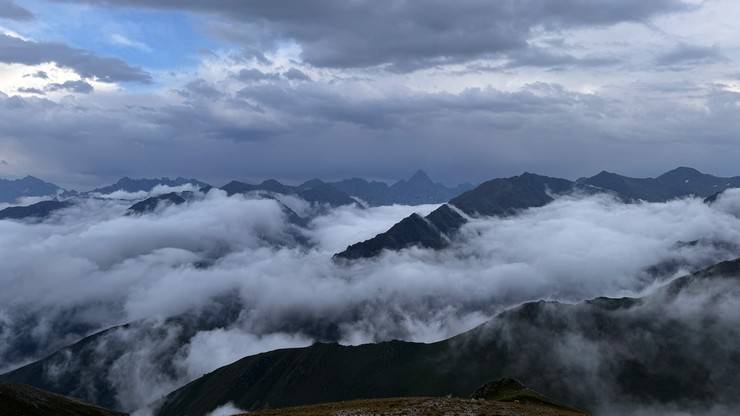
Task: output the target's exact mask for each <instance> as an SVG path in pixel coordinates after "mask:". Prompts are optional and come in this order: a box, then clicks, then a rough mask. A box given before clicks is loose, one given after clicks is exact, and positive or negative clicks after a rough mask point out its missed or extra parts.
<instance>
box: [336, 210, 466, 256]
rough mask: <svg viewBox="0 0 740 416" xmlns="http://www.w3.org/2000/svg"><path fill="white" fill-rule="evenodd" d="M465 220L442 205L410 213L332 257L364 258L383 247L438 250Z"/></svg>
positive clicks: (390, 248) (445, 244) (378, 251)
mask: <svg viewBox="0 0 740 416" xmlns="http://www.w3.org/2000/svg"><path fill="white" fill-rule="evenodd" d="M465 221H466V220H465V218H463V217H462V216H461V215H460V214H458V213H457V212H456V211H455V210H454V209H452V208H450V207H449V206H448V205H446V204H445V205H442V206H441V207H439V208H437V209H436V210H434V211H433V212H432V213H430V214H429V215H427V216H426V217H422V216H421V215H419V214H416V213H413V214H411V215H409V216H408V217H406V218H404V219H402V220H401V221H400V222H399V223H397V224H396V225H394V226H393V227H391V229H389V230H388V231H386V232H384V233H382V234H378V235H376V236H375V237H373V238H371V239H369V240H366V241H363V242H360V243H356V244H352V245H351V246H349V247H347V249H346V250H344V251H342V252H341V253H338V254H336V255H335V256H334V257H335V258H338V259H348V260H353V259H359V258H368V257H374V256H377V255H378V254H380V252H382V251H383V250H401V249H404V248H407V247H411V246H419V247H424V248H432V249H441V248H444V247H446V246H447V245H448V244H449V237H450V236H451V235H452V234H453V233H454V232H455V231H456V230H457V229H459V228H460V226H462V224H464V223H465Z"/></svg>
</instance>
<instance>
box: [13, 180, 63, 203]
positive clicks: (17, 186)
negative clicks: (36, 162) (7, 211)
mask: <svg viewBox="0 0 740 416" xmlns="http://www.w3.org/2000/svg"><path fill="white" fill-rule="evenodd" d="M62 192H64V189H62V188H60V187H58V186H56V185H54V184H53V183H49V182H44V181H42V180H41V179H39V178H36V177H33V176H26V177H25V178H22V179H0V202H5V203H13V202H16V200H18V198H23V197H29V196H53V195H57V194H59V193H62Z"/></svg>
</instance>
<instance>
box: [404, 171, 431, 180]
mask: <svg viewBox="0 0 740 416" xmlns="http://www.w3.org/2000/svg"><path fill="white" fill-rule="evenodd" d="M408 181H409V182H432V178H430V177H429V175H427V173H426V172H424V171H423V170H421V169H419V170H417V171H416V172H415V173H414V174H413V175H411V177H410V178H409V180H408Z"/></svg>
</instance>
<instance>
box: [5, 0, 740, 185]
mask: <svg viewBox="0 0 740 416" xmlns="http://www.w3.org/2000/svg"><path fill="white" fill-rule="evenodd" d="M738 15H740V3H738V2H736V1H733V0H703V1H702V0H653V1H649V2H646V1H644V0H619V1H616V0H590V1H587V0H561V1H557V2H553V1H549V0H500V1H495V2H491V1H487V0H460V1H455V2H449V1H436V0H433V1H427V2H411V1H403V0H383V1H370V0H354V1H349V2H348V1H345V0H317V1H311V2H306V1H298V0H296V1H281V2H269V1H250V2H241V1H228V0H214V1H208V2H202V1H195V0H183V1H176V2H175V1H170V0H151V1H145V0H120V1H106V0H54V1H44V0H28V1H26V0H0V176H1V177H19V176H24V175H27V174H32V175H35V176H39V177H42V178H44V179H47V180H50V181H53V182H55V183H58V184H60V185H63V186H67V187H77V188H87V187H92V186H97V185H100V184H104V183H109V182H111V181H113V180H115V179H117V178H119V177H121V176H133V177H151V176H185V177H197V178H200V179H202V180H206V181H208V182H211V183H213V184H214V185H222V184H223V183H226V182H227V181H229V180H231V179H241V180H257V179H263V178H277V179H280V180H285V181H289V182H296V181H301V180H305V179H310V178H313V177H320V178H324V179H339V178H345V177H352V176H360V177H366V178H373V179H381V180H394V179H399V178H402V177H407V176H409V175H410V174H412V173H413V172H414V171H415V170H417V169H424V170H425V171H427V172H428V173H429V174H430V175H431V176H432V177H433V178H434V179H436V180H439V181H442V182H444V183H448V184H453V183H458V182H464V181H470V182H477V181H482V180H486V179H490V178H493V177H500V176H512V175H517V174H520V173H522V172H524V171H529V172H535V173H540V174H546V175H551V176H559V177H565V178H571V179H575V178H578V177H581V176H590V175H593V174H596V173H598V172H599V171H601V170H609V171H615V172H619V173H623V174H627V175H631V176H655V175H658V174H660V173H662V172H664V171H667V170H669V169H672V168H675V167H677V166H693V167H695V168H698V169H700V170H702V171H706V172H708V173H714V174H720V175H728V176H729V175H737V174H740V169H739V168H738V167H737V164H736V161H737V160H738V156H740V142H738V140H737V138H736V132H737V131H740V128H739V127H740V126H739V125H738V124H740V121H739V120H740V68H739V67H738V65H737V64H736V61H737V59H738V58H739V57H740V27H738V25H737V24H736V20H737V16H738Z"/></svg>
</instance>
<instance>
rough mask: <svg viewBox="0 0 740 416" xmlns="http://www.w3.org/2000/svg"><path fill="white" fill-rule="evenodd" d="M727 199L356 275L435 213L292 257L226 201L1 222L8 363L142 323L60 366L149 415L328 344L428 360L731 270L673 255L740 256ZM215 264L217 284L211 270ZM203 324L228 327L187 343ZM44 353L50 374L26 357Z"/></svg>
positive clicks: (616, 206) (400, 259) (106, 204)
mask: <svg viewBox="0 0 740 416" xmlns="http://www.w3.org/2000/svg"><path fill="white" fill-rule="evenodd" d="M724 198H727V200H723V201H720V202H719V204H718V205H717V206H715V207H710V206H708V205H706V204H704V203H702V201H701V200H699V199H684V200H675V201H671V202H668V203H662V204H632V205H625V204H621V203H619V202H617V201H616V200H614V199H612V198H610V197H608V196H604V195H601V196H593V197H589V198H584V199H576V198H562V199H559V200H557V201H555V202H554V203H552V204H550V205H548V206H546V207H542V208H536V209H531V210H527V211H525V212H523V213H522V214H521V215H519V216H516V217H511V218H504V219H500V218H481V219H475V220H472V221H471V222H470V223H469V224H468V225H467V226H466V227H465V228H464V229H463V230H462V231H461V235H460V240H459V241H457V243H459V244H457V243H456V244H453V246H452V247H451V248H450V249H449V250H448V251H444V252H431V251H427V250H422V249H409V250H404V251H400V252H392V253H387V254H386V255H384V256H382V257H380V258H377V259H374V260H371V261H367V262H364V263H362V264H354V265H351V266H347V267H344V266H338V265H336V264H334V263H333V262H332V261H331V260H330V257H331V254H332V253H333V252H335V251H336V250H337V249H338V248H340V247H343V246H346V245H347V244H350V243H352V242H355V241H356V240H358V239H362V238H366V237H369V236H372V235H374V234H375V233H377V232H379V231H382V230H384V229H387V228H388V227H389V226H390V224H393V223H395V222H396V221H398V220H399V219H400V218H403V217H405V216H406V215H408V214H410V213H411V212H413V211H420V212H422V213H426V212H429V211H430V210H432V209H434V206H420V207H408V206H387V207H378V208H370V209H365V210H363V209H359V208H357V207H342V208H338V209H335V210H330V211H328V212H325V213H324V214H323V215H321V216H319V217H316V218H314V220H313V221H312V222H311V223H310V225H309V227H308V228H306V229H304V230H302V231H301V233H302V234H303V235H305V237H307V238H308V239H309V241H311V242H313V244H314V245H313V246H312V247H309V248H306V247H294V246H291V245H288V244H278V243H276V242H282V241H284V238H285V235H286V234H287V230H288V227H289V225H288V224H287V223H286V221H285V218H284V214H283V213H282V211H281V210H280V207H279V206H278V204H277V203H276V202H275V201H274V200H271V199H260V198H258V197H256V196H252V197H250V196H247V197H242V196H234V197H231V198H229V197H226V195H225V193H224V192H222V191H218V190H213V191H211V192H209V193H208V194H206V195H199V197H198V199H196V200H195V201H193V202H191V203H189V204H184V205H179V206H171V207H168V208H165V209H163V210H161V211H158V212H156V213H153V214H151V215H145V216H142V217H127V216H123V215H122V214H123V213H124V212H125V209H126V207H127V206H128V205H129V204H130V202H126V201H123V202H122V201H118V200H112V199H109V200H98V199H94V200H85V201H82V202H81V205H80V206H77V207H74V208H70V209H68V210H67V211H63V212H60V213H59V214H58V215H57V216H56V217H54V218H52V219H50V220H49V221H47V222H46V223H42V224H24V223H17V222H12V221H0V231H2V232H1V233H0V248H2V250H0V259H2V261H0V271H2V272H3V273H0V283H2V285H3V288H4V290H3V291H2V292H0V300H2V302H0V304H2V305H3V314H2V315H0V318H2V320H0V329H3V330H2V331H0V341H2V342H0V358H3V360H2V362H3V363H4V364H6V365H7V364H9V363H11V362H14V361H13V360H11V359H9V358H8V357H12V358H15V359H16V360H21V359H23V358H36V357H41V356H44V355H45V354H46V353H48V352H50V351H49V349H53V348H54V347H57V346H59V344H63V343H65V342H68V343H71V342H74V341H75V339H61V335H62V334H68V333H73V334H74V335H76V336H80V335H82V334H79V333H76V332H74V331H82V332H90V331H94V330H95V329H97V328H107V327H109V326H111V325H114V324H119V323H121V322H132V321H133V322H135V324H134V325H132V326H131V327H130V328H127V329H124V328H120V329H119V330H116V331H111V332H110V333H109V334H108V335H107V336H106V337H103V338H101V339H99V340H98V341H97V343H96V344H94V345H93V349H94V354H93V355H92V357H95V358H94V359H92V360H88V361H89V362H87V363H81V362H80V358H79V356H76V355H73V354H70V355H64V354H62V356H61V357H57V360H58V361H59V362H58V363H56V364H58V368H60V369H62V370H63V369H64V368H68V369H70V371H74V374H75V380H77V379H83V380H84V379H85V377H87V376H89V374H88V373H85V372H76V370H75V369H76V368H77V367H78V366H82V367H83V368H86V369H87V370H88V371H89V370H94V374H97V375H98V376H99V377H100V378H101V379H104V380H108V382H111V383H113V387H114V388H115V389H116V393H117V395H116V397H117V399H118V401H119V403H120V404H121V405H122V406H123V407H124V409H126V410H133V409H135V408H137V407H138V406H141V405H143V404H146V403H147V402H150V401H151V400H154V399H156V398H157V395H161V394H163V393H165V392H166V391H167V390H169V389H171V388H174V387H176V386H178V385H181V384H182V383H184V382H187V381H189V380H190V379H192V378H193V377H197V376H199V375H201V374H202V373H204V372H208V371H212V370H213V369H215V367H217V366H220V365H223V364H226V363H228V362H229V361H231V360H233V359H235V358H238V357H240V356H243V355H246V354H252V353H257V352H261V351H264V350H265V349H274V348H279V347H288V346H295V345H306V344H308V343H310V342H311V341H312V340H314V339H318V340H333V341H340V342H343V343H359V342H368V341H380V340H388V339H407V340H415V341H424V342H428V341H434V340H439V339H442V338H446V337H448V336H451V335H454V334H457V333H459V332H462V331H464V330H467V329H469V328H471V327H473V326H476V325H478V324H480V323H482V322H484V321H486V320H487V319H488V318H490V317H491V316H493V315H494V314H495V313H497V312H498V311H500V310H502V309H503V308H506V307H508V306H511V305H514V304H518V303H520V302H522V301H524V300H527V299H539V298H543V297H545V298H551V299H562V300H567V301H575V300H579V299H583V298H590V297H593V296H600V295H611V296H622V295H629V294H634V293H639V292H641V291H642V290H644V289H646V288H648V287H650V286H651V285H652V284H653V283H655V282H656V280H658V281H659V280H663V279H668V278H670V277H671V276H672V274H671V272H668V273H667V274H665V275H650V274H649V273H646V272H645V270H646V269H647V268H649V267H650V266H653V265H655V264H656V263H663V262H667V263H670V262H672V261H678V262H679V263H680V264H685V265H686V267H687V268H691V269H693V268H698V267H702V266H704V265H706V264H708V263H712V262H714V261H716V260H719V259H725V258H727V257H728V256H731V255H733V253H732V250H731V249H729V248H721V247H720V245H713V244H709V243H707V244H705V243H699V244H696V245H685V246H682V247H680V248H677V247H676V245H675V243H676V242H677V241H693V240H701V239H702V238H709V239H711V240H712V241H714V240H717V241H722V242H729V243H734V244H735V245H738V244H740V220H738V215H740V211H738V207H740V203H738V201H740V193H738V192H731V193H729V194H727V195H725V196H724V197H723V199H724ZM101 241H105V244H100V242H101ZM40 256H42V258H44V260H45V261H44V262H38V261H37V260H38V258H40ZM625 259H628V260H629V261H625ZM202 261H207V262H208V263H209V264H210V266H209V267H197V266H196V264H197V263H199V262H202ZM299 269H300V270H301V273H295V270H299ZM18 276H21V277H23V278H22V279H19V278H18ZM225 295H229V296H231V297H233V298H235V300H236V301H238V303H236V305H235V306H238V309H237V313H236V314H234V315H233V316H231V315H230V314H224V313H218V312H219V311H220V308H221V306H222V304H220V303H219V302H218V299H219V298H220V297H223V296H225ZM27 299H33V302H32V303H30V304H29V303H28V302H26V301H23V300H27ZM19 300H21V301H19ZM245 305H246V306H245ZM187 314H190V315H193V317H194V318H198V315H200V314H202V316H210V317H215V318H218V319H224V320H226V322H220V321H219V324H218V325H216V326H215V327H213V328H210V329H208V328H201V329H200V330H197V328H196V331H193V330H192V329H191V330H190V331H189V332H185V331H183V328H184V326H186V325H187V322H189V320H188V319H187V316H184V315H187ZM167 317H179V319H177V320H174V321H164V318H167ZM140 319H152V320H154V321H155V323H153V324H151V323H147V324H142V323H141V322H140V321H139V320H140ZM195 320H197V319H193V321H195ZM200 321H201V322H203V321H206V320H205V319H200ZM60 323H63V324H66V326H65V325H63V324H60ZM74 324H78V325H74ZM71 327H72V328H74V329H70V328H71ZM19 334H22V335H23V337H20V336H18V335H19ZM183 336H185V338H184V340H185V341H183ZM34 342H35V343H38V345H39V348H38V349H37V350H35V351H34V350H33V349H32V348H30V346H31V345H32V343H34ZM19 344H22V346H23V348H20V349H18V348H17V347H18V346H19ZM106 345H108V346H109V347H110V348H105V346H106ZM96 346H97V348H95V347H96ZM19 351H20V352H19ZM29 351H33V352H31V353H30V354H32V355H33V356H34V357H28V356H22V357H19V354H29ZM162 357H166V358H165V359H164V360H163V358H162ZM162 361H164V363H163V362H162ZM111 363H113V364H111ZM106 366H107V367H106ZM163 367H164V368H169V369H171V370H173V371H161V370H162V368H163ZM90 390H95V389H90ZM85 394H95V392H92V393H90V392H85ZM88 399H89V398H88Z"/></svg>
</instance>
